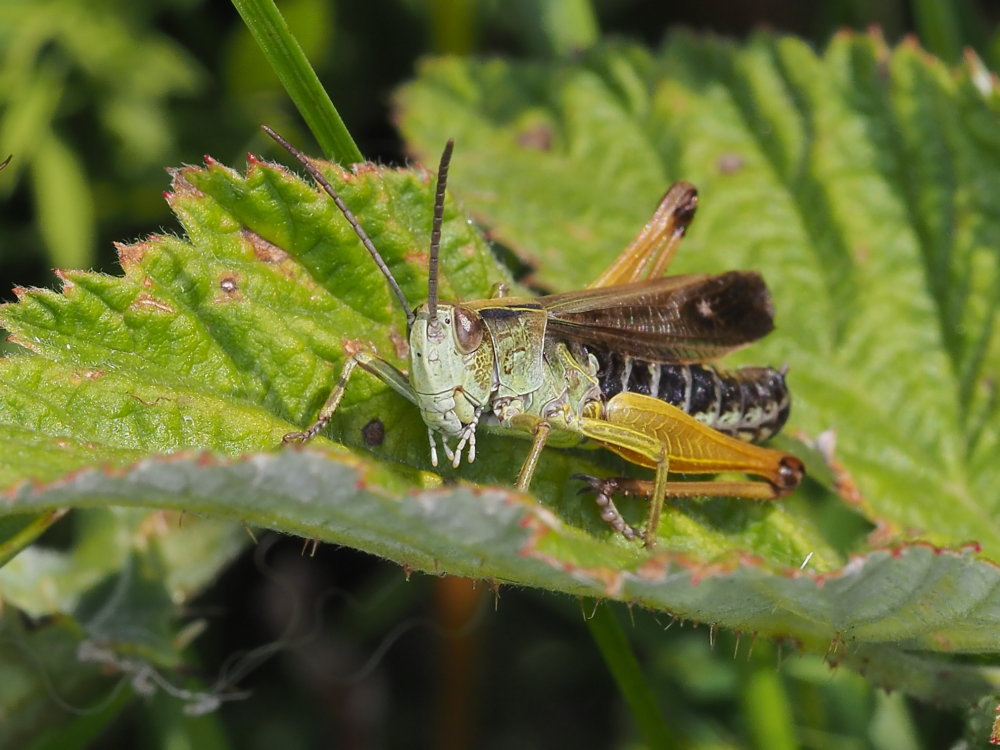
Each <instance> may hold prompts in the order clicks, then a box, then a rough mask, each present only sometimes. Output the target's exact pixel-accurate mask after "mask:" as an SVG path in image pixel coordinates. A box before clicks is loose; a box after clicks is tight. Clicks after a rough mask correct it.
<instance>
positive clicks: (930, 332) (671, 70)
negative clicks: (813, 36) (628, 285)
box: [399, 34, 1000, 560]
mask: <svg viewBox="0 0 1000 750" xmlns="http://www.w3.org/2000/svg"><path fill="white" fill-rule="evenodd" d="M399 106H400V116H399V119H400V124H401V127H402V130H403V132H404V134H405V135H406V137H407V138H408V140H409V141H410V142H411V143H412V144H413V146H414V150H415V151H416V153H418V154H419V155H421V156H422V157H425V158H429V155H430V154H432V153H433V152H434V150H435V149H436V147H437V143H439V142H440V139H441V138H442V137H443V135H444V134H445V133H447V134H449V135H453V136H454V137H455V138H456V141H457V149H456V159H455V167H454V169H453V179H452V183H451V184H452V187H453V189H454V190H455V192H456V193H457V194H458V195H460V196H461V198H462V199H463V202H464V203H465V204H466V205H468V206H469V208H470V210H472V211H473V212H474V213H475V214H477V215H478V216H480V217H482V218H483V220H484V221H485V223H487V224H489V225H490V226H491V228H492V231H493V233H494V236H496V237H497V238H498V239H499V240H500V241H502V242H505V243H507V244H509V245H511V246H513V247H515V248H516V249H518V250H519V251H521V252H522V253H523V257H525V258H526V259H527V260H528V262H529V263H531V264H533V265H534V266H535V267H536V271H535V277H536V278H537V279H538V280H539V281H540V282H541V283H544V284H547V285H551V286H553V287H556V288H558V289H565V288H572V287H574V286H578V285H580V284H582V283H586V282H587V281H588V280H590V279H591V278H593V276H594V275H595V274H596V272H597V271H598V270H599V269H600V268H601V267H602V265H603V264H605V263H606V262H607V259H609V258H612V257H614V254H615V253H616V252H617V251H618V250H619V249H620V248H621V247H622V246H623V245H624V244H625V242H626V241H627V240H628V239H629V238H630V236H631V235H632V234H634V232H635V231H636V230H637V228H638V227H639V226H641V225H642V222H643V221H644V220H645V219H646V218H647V216H648V213H649V212H650V210H651V207H652V206H653V205H655V202H656V200H657V198H658V197H659V195H660V194H661V193H662V191H663V189H664V188H665V186H666V185H668V184H669V183H670V181H672V180H674V179H687V180H690V181H692V182H694V183H695V184H697V185H698V186H699V188H700V189H701V198H702V202H701V208H700V210H699V215H698V218H697V219H696V221H695V223H694V226H693V228H692V229H691V231H690V232H689V234H688V236H687V237H686V239H685V246H684V247H683V248H682V251H681V252H680V253H679V255H678V258H677V260H676V262H675V264H674V269H675V270H677V271H695V270H697V271H704V270H713V271H719V270H724V269H727V268H758V269H760V270H762V271H763V272H764V274H765V277H766V278H767V280H768V282H769V285H770V286H771V288H772V291H773V294H774V297H775V303H776V306H777V310H778V315H777V319H778V330H777V331H776V333H775V334H773V335H772V336H770V337H768V339H767V340H765V341H763V342H760V343H759V344H757V345H755V346H754V347H751V348H749V349H748V350H746V351H745V352H741V353H740V355H739V357H738V359H739V360H741V361H750V360H756V361H757V362H762V363H767V362H771V363H782V362H784V363H788V364H789V365H790V384H791V387H792V390H793V393H794V398H795V405H794V407H793V412H792V422H791V426H792V430H793V431H794V430H795V429H796V428H798V429H801V430H804V431H805V432H806V433H807V434H808V435H811V436H814V437H815V436H818V435H820V434H821V433H824V432H827V431H830V430H832V431H834V432H835V434H836V437H837V440H836V453H835V455H836V458H837V459H838V460H839V461H840V462H841V463H842V464H843V466H844V467H845V468H846V470H847V471H848V472H849V475H850V476H851V477H853V478H854V480H855V483H856V486H857V489H858V490H860V493H861V496H860V497H858V498H856V499H857V500H858V502H859V503H860V508H861V509H862V510H863V511H864V512H865V513H866V514H867V515H868V517H869V518H870V519H871V520H873V521H875V522H876V523H878V524H879V525H880V527H882V528H883V529H884V531H885V532H886V536H883V537H882V538H883V539H886V538H897V539H913V538H920V539H928V540H931V541H933V542H935V543H937V544H943V545H956V544H961V543H963V542H967V541H971V540H975V541H977V542H979V543H980V544H981V545H982V547H983V550H984V553H985V554H986V555H987V556H988V557H989V558H991V559H993V560H998V559H1000V524H998V521H997V519H998V517H1000V491H998V489H997V488H998V486H1000V462H998V461H997V460H996V456H997V452H998V448H1000V444H998V436H1000V408H998V400H997V398H996V383H995V380H996V375H997V373H998V372H1000V329H998V326H997V325H996V323H997V304H998V299H1000V295H998V293H997V291H998V289H1000V260H998V259H1000V255H998V253H997V247H1000V211H998V209H997V203H996V200H995V196H996V195H997V193H998V190H1000V178H998V176H997V175H1000V156H998V155H1000V95H998V92H997V90H996V89H995V88H994V83H993V81H992V79H990V78H989V76H988V74H987V73H986V71H984V70H982V69H981V68H977V67H975V63H974V62H970V63H969V65H968V67H966V68H964V69H962V70H958V71H952V70H949V69H948V68H946V67H945V66H944V65H942V64H941V63H940V62H938V61H935V60H934V59H933V58H931V57H930V56H928V55H926V54H925V53H923V52H921V51H920V50H919V49H917V48H916V46H915V45H914V44H912V43H906V44H903V45H902V46H900V47H898V48H896V49H894V50H889V49H887V48H886V47H885V45H884V44H883V43H882V42H881V40H880V39H878V38H877V37H873V36H867V37H865V36H852V35H847V34H844V35H840V36H838V37H837V38H835V39H834V40H833V42H832V43H831V44H830V46H829V47H828V49H827V50H825V51H824V52H823V53H822V54H816V53H815V52H814V51H813V50H811V49H810V48H808V47H807V46H806V45H805V43H803V42H801V41H797V40H794V39H789V38H780V37H775V36H771V35H758V36H756V37H755V38H753V39H752V40H751V41H750V42H749V43H748V44H747V45H746V46H745V47H738V46H736V45H734V44H732V43H729V42H724V41H720V40H716V39H706V38H701V37H694V36H689V35H684V34H677V35H673V36H671V37H670V38H669V39H668V41H667V42H666V43H665V44H664V46H663V47H662V49H660V50H658V51H657V52H655V53H651V52H648V51H647V50H644V49H642V48H640V47H638V46H635V45H628V44H619V45H604V46H602V47H599V48H598V49H595V50H594V51H593V52H592V53H591V54H589V55H588V56H587V57H586V58H585V59H584V60H583V62H582V63H580V64H569V63H566V64H563V65H558V64H551V65H546V66H544V67H543V66H536V65H532V64H527V63H508V62H503V61H490V62H486V63H476V62H469V61H462V60H454V59H442V60H434V61H430V62H428V63H426V64H425V66H424V68H423V70H422V73H421V76H420V78H419V80H418V81H417V82H415V83H413V84H411V85H409V86H407V87H406V88H405V89H404V90H403V91H402V92H401V93H400V96H399ZM510 195H516V196H518V201H517V202H511V201H509V200H508V199H506V196H510ZM526 206H527V208H525V207H526Z"/></svg>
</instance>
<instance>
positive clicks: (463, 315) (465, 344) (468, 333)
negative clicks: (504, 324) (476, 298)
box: [455, 307, 483, 354]
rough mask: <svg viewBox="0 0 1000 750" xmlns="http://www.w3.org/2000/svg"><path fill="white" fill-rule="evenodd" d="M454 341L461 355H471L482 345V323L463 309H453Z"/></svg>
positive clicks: (471, 313)
mask: <svg viewBox="0 0 1000 750" xmlns="http://www.w3.org/2000/svg"><path fill="white" fill-rule="evenodd" d="M455 340H456V341H457V342H458V349H459V351H460V352H462V354H472V352H474V351H476V349H478V348H479V345H480V344H481V343H483V322H482V321H481V320H480V319H479V316H478V315H476V314H475V313H474V312H472V311H471V310H466V309H465V308H464V307H456V308H455Z"/></svg>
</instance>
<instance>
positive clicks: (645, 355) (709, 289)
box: [534, 271, 774, 363]
mask: <svg viewBox="0 0 1000 750" xmlns="http://www.w3.org/2000/svg"><path fill="white" fill-rule="evenodd" d="M534 301H535V302H536V303H537V304H538V305H539V306H541V307H542V308H543V309H545V310H546V311H548V313H549V319H548V327H547V330H546V335H548V336H553V337H555V338H559V339H564V340H567V341H575V342H578V343H581V344H588V345H591V346H595V347H598V348H602V349H606V350H611V351H614V352H616V353H617V354H621V355H624V356H628V357H635V358H636V359H641V360H644V361H647V362H676V363H684V362H703V361H705V360H711V359H716V358H718V357H721V356H723V355H724V354H726V353H728V352H731V351H733V350H734V349H738V348H740V347H741V346H745V345H747V344H749V343H750V342H752V341H756V340H757V339H759V338H761V337H762V336H766V335H767V334H768V333H770V332H771V330H772V329H773V328H774V309H773V306H772V304H771V295H770V293H769V292H768V291H767V286H766V285H765V284H764V279H763V278H762V277H761V275H760V274H759V273H756V272H754V271H729V272H727V273H722V274H718V275H716V276H713V275H709V274H690V275H686V276H669V277H667V278H663V279H654V280H652V281H640V282H637V283H633V284H619V285H616V286H609V287H597V288H593V289H585V290H582V291H578V292H568V293H565V294H553V295H549V296H547V297H539V298H538V299H536V300H534Z"/></svg>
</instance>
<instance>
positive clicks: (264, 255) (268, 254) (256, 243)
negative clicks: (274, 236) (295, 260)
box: [240, 227, 291, 263]
mask: <svg viewBox="0 0 1000 750" xmlns="http://www.w3.org/2000/svg"><path fill="white" fill-rule="evenodd" d="M240 234H241V235H242V236H243V239H245V240H246V241H247V242H249V243H250V246H251V247H252V248H253V253H254V255H255V256H256V257H257V260H260V261H263V262H264V263H281V262H283V261H286V260H288V259H289V257H291V256H289V255H288V253H287V252H286V251H285V250H283V249H281V248H280V247H278V246H277V245H275V244H274V243H273V242H271V241H270V240H266V239H264V238H263V237H261V236H260V235H259V234H257V233H256V232H254V231H253V230H250V229H247V228H246V227H243V228H242V229H241V230H240Z"/></svg>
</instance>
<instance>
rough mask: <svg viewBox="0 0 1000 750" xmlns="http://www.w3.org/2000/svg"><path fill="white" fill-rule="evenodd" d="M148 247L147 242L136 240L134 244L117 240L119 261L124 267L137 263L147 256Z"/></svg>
mask: <svg viewBox="0 0 1000 750" xmlns="http://www.w3.org/2000/svg"><path fill="white" fill-rule="evenodd" d="M146 247H147V244H146V243H145V242H136V243H135V244H132V245H126V244H124V243H122V242H116V243H115V250H116V251H117V252H118V262H119V263H120V264H121V266H122V268H126V267H128V266H132V265H135V264H136V263H138V262H139V261H141V260H142V259H143V258H144V257H145V256H146Z"/></svg>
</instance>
